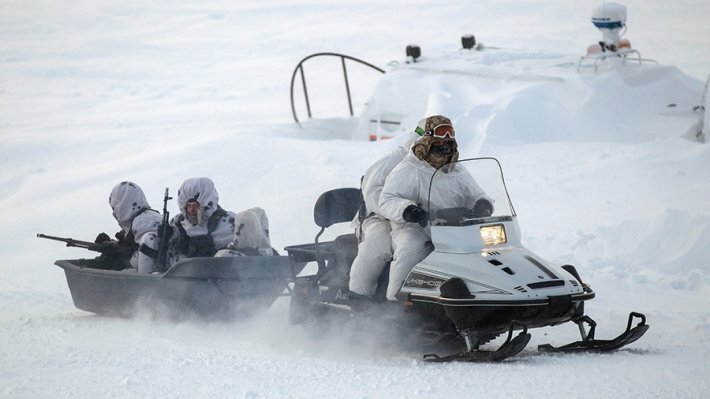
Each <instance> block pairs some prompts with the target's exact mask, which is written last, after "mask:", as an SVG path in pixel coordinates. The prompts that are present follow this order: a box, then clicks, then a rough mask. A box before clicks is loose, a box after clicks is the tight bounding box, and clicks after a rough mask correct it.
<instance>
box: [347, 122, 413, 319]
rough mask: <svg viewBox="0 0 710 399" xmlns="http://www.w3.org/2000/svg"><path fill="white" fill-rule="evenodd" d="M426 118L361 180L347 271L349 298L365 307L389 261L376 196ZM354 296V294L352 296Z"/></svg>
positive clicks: (388, 228)
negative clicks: (353, 251) (360, 206)
mask: <svg viewBox="0 0 710 399" xmlns="http://www.w3.org/2000/svg"><path fill="white" fill-rule="evenodd" d="M425 122H426V119H422V120H421V121H419V124H418V125H417V129H415V130H414V133H415V134H412V135H408V136H407V138H406V140H405V141H404V142H403V143H402V144H401V145H399V146H397V147H396V148H395V149H394V150H392V152H390V153H389V154H387V155H385V156H384V157H382V158H380V159H379V160H378V161H377V162H375V163H374V164H372V166H370V167H369V168H368V169H367V171H366V172H365V174H364V175H363V177H362V183H361V184H360V190H361V191H362V196H363V200H364V201H365V212H364V215H362V216H361V217H364V219H363V220H362V221H361V222H360V228H359V229H358V231H359V237H358V238H359V243H358V251H357V256H356V257H355V260H353V264H352V267H351V268H350V283H349V290H350V292H351V298H352V299H356V298H357V299H359V300H360V301H359V302H364V303H365V306H367V303H368V302H369V300H371V299H372V296H373V295H375V291H376V290H377V279H378V277H379V276H380V274H381V273H382V271H383V270H384V269H385V267H386V266H387V262H389V261H390V260H391V259H392V237H391V235H390V233H391V231H392V228H391V226H390V221H389V220H387V218H385V217H384V216H382V212H381V211H380V209H379V206H378V204H379V202H380V194H381V193H382V187H384V185H385V179H386V178H387V176H388V175H389V174H390V173H391V172H392V170H393V169H394V168H395V166H397V165H398V164H399V163H400V162H401V161H402V160H403V159H404V158H405V156H406V155H407V153H408V152H409V149H410V148H411V147H412V144H413V143H414V141H415V140H416V139H418V138H419V137H420V135H419V133H418V132H419V131H421V132H422V133H423V132H424V124H425ZM353 294H355V295H353Z"/></svg>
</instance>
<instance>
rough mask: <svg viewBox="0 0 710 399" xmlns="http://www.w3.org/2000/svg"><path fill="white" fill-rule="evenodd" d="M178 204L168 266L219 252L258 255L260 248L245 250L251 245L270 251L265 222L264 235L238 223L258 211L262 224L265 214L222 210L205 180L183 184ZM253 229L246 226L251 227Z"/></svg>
mask: <svg viewBox="0 0 710 399" xmlns="http://www.w3.org/2000/svg"><path fill="white" fill-rule="evenodd" d="M177 202H178V206H179V207H180V214H179V215H176V216H175V217H174V218H173V220H172V221H171V223H170V227H171V228H170V229H169V230H168V232H167V238H168V239H169V244H168V259H169V262H170V266H172V265H174V264H175V263H177V262H178V261H179V260H181V259H184V258H191V257H209V256H215V255H216V254H217V253H218V252H220V251H221V250H231V252H227V253H225V252H220V256H230V255H251V254H255V253H254V252H252V251H250V250H251V249H254V250H255V251H256V252H257V253H259V249H260V248H250V247H248V246H247V245H251V244H254V242H258V243H259V245H261V246H266V245H268V248H269V249H270V247H271V246H270V244H269V242H268V222H266V223H264V224H266V229H265V232H264V231H258V230H256V231H250V230H249V228H246V229H245V228H244V227H245V223H243V222H240V220H242V219H244V218H245V216H244V214H245V213H248V216H246V218H247V219H250V218H252V217H253V216H254V215H256V214H257V212H255V211H254V210H259V211H261V212H259V213H258V214H259V215H263V219H264V220H266V213H265V212H263V210H261V209H260V208H252V209H250V210H247V211H244V212H240V213H239V214H235V213H234V212H231V211H226V210H224V209H222V207H220V206H219V194H218V193H217V189H216V188H215V186H214V183H213V182H212V180H210V179H209V178H207V177H195V178H190V179H187V180H185V181H184V182H183V183H182V185H181V186H180V189H179V190H178V198H177ZM254 225H255V224H254V223H249V226H250V227H251V226H254ZM259 225H261V224H259ZM247 236H249V237H252V236H259V237H264V236H265V240H264V239H262V240H249V239H246V237H247ZM264 242H265V243H264ZM262 252H263V251H262ZM259 254H261V253H259Z"/></svg>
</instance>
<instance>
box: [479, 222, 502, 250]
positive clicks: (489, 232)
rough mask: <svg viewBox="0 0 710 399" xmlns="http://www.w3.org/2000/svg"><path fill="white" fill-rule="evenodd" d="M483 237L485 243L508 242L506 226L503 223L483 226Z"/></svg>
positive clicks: (498, 243)
mask: <svg viewBox="0 0 710 399" xmlns="http://www.w3.org/2000/svg"><path fill="white" fill-rule="evenodd" d="M481 239H482V240H483V244H485V245H500V244H505V243H506V242H508V239H507V238H506V236H505V227H504V226H503V225H502V224H490V225H487V226H482V227H481Z"/></svg>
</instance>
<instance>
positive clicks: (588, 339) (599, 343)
mask: <svg viewBox="0 0 710 399" xmlns="http://www.w3.org/2000/svg"><path fill="white" fill-rule="evenodd" d="M635 317H637V318H639V319H641V321H640V322H639V323H638V324H637V325H636V327H633V328H632V327H631V325H632V324H633V321H634V318H635ZM572 321H574V322H575V323H576V324H577V326H578V327H579V331H580V334H581V335H582V340H581V341H577V342H572V343H571V344H567V345H564V346H560V347H554V346H552V345H550V344H544V345H539V346H538V347H537V350H539V351H540V352H584V351H586V352H609V351H613V350H616V349H619V348H621V347H624V346H626V345H628V344H630V343H632V342H634V341H636V340H637V339H639V338H641V337H642V336H643V335H644V334H645V333H646V331H647V330H648V327H649V326H648V324H646V316H644V315H643V314H641V313H636V312H631V314H629V321H628V323H627V324H626V330H625V331H624V332H623V333H621V334H620V335H619V336H618V337H616V338H614V339H594V333H595V330H596V327H597V323H596V322H595V321H594V320H592V318H591V317H589V316H586V315H585V316H581V317H579V318H577V319H573V320H572ZM584 323H587V324H588V325H589V327H590V328H589V333H585V331H584Z"/></svg>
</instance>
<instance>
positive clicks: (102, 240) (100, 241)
mask: <svg viewBox="0 0 710 399" xmlns="http://www.w3.org/2000/svg"><path fill="white" fill-rule="evenodd" d="M106 241H111V237H109V236H108V234H106V233H100V234H99V235H97V236H96V239H95V240H94V243H96V244H103V243H105V242H106Z"/></svg>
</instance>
